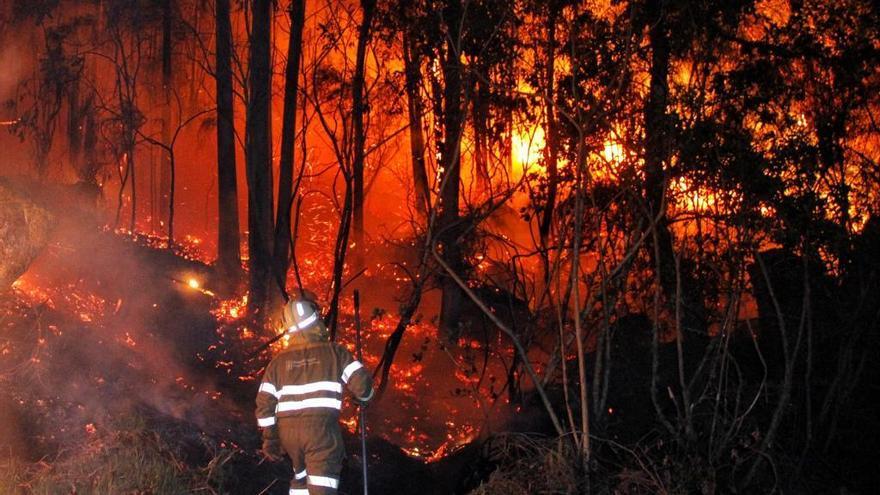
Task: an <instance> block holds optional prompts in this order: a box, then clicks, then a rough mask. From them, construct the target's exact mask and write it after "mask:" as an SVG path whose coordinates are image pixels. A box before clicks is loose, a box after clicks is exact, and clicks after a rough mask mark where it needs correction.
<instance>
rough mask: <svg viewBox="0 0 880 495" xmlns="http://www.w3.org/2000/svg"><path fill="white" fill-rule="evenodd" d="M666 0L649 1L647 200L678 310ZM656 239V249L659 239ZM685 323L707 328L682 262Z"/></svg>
mask: <svg viewBox="0 0 880 495" xmlns="http://www.w3.org/2000/svg"><path fill="white" fill-rule="evenodd" d="M661 3H662V2H661V1H660V0H654V1H652V2H650V3H649V5H648V9H649V11H650V14H651V17H650V18H651V20H652V23H651V25H650V27H649V30H648V38H649V42H650V45H651V67H650V78H651V83H650V89H649V93H648V100H647V102H646V104H645V198H646V200H647V203H648V207H649V209H650V215H651V218H659V220H658V221H657V222H656V226H655V228H656V232H657V235H656V236H651V237H649V239H651V242H652V243H651V244H649V245H648V252H649V254H650V256H651V257H652V260H653V261H654V263H653V265H654V266H656V267H657V272H658V273H657V276H658V278H659V280H660V284H661V287H662V289H663V294H664V296H665V299H666V304H667V307H669V308H670V313H672V312H673V311H674V306H675V299H676V297H678V296H677V295H678V293H679V291H678V290H677V289H676V277H678V276H679V274H678V273H677V270H676V261H675V251H674V248H673V244H672V241H673V239H672V232H671V231H670V228H669V219H668V218H667V217H666V212H665V211H664V210H665V208H666V206H665V202H664V194H665V192H666V189H667V187H668V178H667V176H666V171H665V170H664V162H666V161H668V160H669V140H670V136H669V131H670V129H669V123H668V115H667V114H666V106H667V103H668V96H669V66H670V58H671V54H670V46H669V38H668V36H669V34H668V33H667V24H666V21H665V18H666V17H665V15H664V12H662V8H663V7H662V6H661ZM654 242H656V249H655V247H654V245H653V243H654ZM681 269H682V273H681V274H680V276H681V277H682V281H681V283H682V285H683V291H682V292H681V294H682V303H683V305H682V310H683V313H682V325H683V326H685V327H686V328H688V329H690V330H698V331H705V325H704V318H705V310H704V309H703V302H702V297H701V296H700V290H699V287H697V284H696V283H695V281H694V280H693V277H692V274H691V273H690V271H689V270H688V269H687V268H686V267H685V266H682V267H681Z"/></svg>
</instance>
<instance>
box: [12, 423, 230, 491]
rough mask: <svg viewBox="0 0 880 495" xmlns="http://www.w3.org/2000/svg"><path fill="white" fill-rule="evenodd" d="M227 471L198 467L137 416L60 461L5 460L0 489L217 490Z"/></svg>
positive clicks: (63, 454) (97, 435)
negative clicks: (193, 465)
mask: <svg viewBox="0 0 880 495" xmlns="http://www.w3.org/2000/svg"><path fill="white" fill-rule="evenodd" d="M216 464H217V463H212V464H211V465H212V466H216ZM220 464H222V463H220ZM221 472H222V465H221V469H207V470H193V469H192V468H191V467H190V466H188V465H187V464H186V463H185V462H183V461H182V460H181V458H180V456H179V454H178V453H177V452H176V451H175V448H174V447H173V446H172V445H169V444H168V443H167V441H165V440H163V439H162V437H161V436H160V435H159V434H157V433H155V432H152V431H150V430H149V429H148V428H147V426H146V424H145V423H144V422H143V421H142V420H140V419H139V418H137V417H135V418H133V419H127V420H123V421H120V422H119V423H118V424H115V425H113V428H112V429H110V430H108V431H107V432H104V433H102V432H100V431H96V432H95V433H94V434H92V435H91V436H90V438H89V439H88V440H87V441H86V442H84V443H83V444H81V445H79V446H77V447H76V448H75V450H71V451H68V452H61V453H59V455H58V456H57V458H56V459H44V460H43V461H41V462H37V463H34V464H23V463H21V462H20V461H15V460H10V461H7V462H5V463H0V493H4V494H19V493H21V494H24V493H28V494H37V495H43V494H45V495H57V494H76V495H86V494H96V495H97V494H111V493H112V494H138V495H146V494H151V495H160V494H184V493H217V491H216V490H215V489H214V488H213V486H215V481H216V479H215V477H216V476H218V475H221V474H222V473H221Z"/></svg>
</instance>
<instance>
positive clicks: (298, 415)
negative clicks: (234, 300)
mask: <svg viewBox="0 0 880 495" xmlns="http://www.w3.org/2000/svg"><path fill="white" fill-rule="evenodd" d="M319 310H320V309H319V307H318V305H317V304H316V303H315V302H314V299H311V298H307V297H303V296H300V297H297V298H295V299H292V300H291V301H290V302H289V303H288V304H287V305H285V307H284V310H283V313H282V321H283V322H284V325H285V326H286V328H287V332H288V333H289V334H290V347H289V348H288V349H286V350H284V351H283V352H281V353H280V354H278V355H277V356H276V357H275V358H274V359H272V361H271V362H270V363H269V365H268V366H267V367H266V372H265V373H264V375H263V381H262V383H261V384H260V389H259V392H257V411H256V414H257V424H258V425H259V426H260V428H261V429H262V435H263V449H262V451H263V455H264V456H265V457H267V458H268V459H270V460H273V461H278V460H281V456H282V455H283V453H284V452H287V455H288V456H290V461H291V463H292V464H293V472H294V477H293V480H291V482H290V495H309V494H311V495H315V494H333V493H336V489H337V487H338V486H339V473H340V472H341V471H342V461H343V458H344V456H345V449H344V447H343V445H342V433H341V431H340V428H339V411H340V409H341V408H342V388H343V385H345V387H347V388H348V390H349V391H350V392H351V393H352V395H353V396H354V398H355V399H356V400H357V401H359V402H360V403H361V404H366V403H367V402H368V401H369V400H370V399H371V398H372V397H373V383H372V377H371V376H370V374H369V373H368V372H367V369H366V368H364V366H363V364H361V363H360V362H359V361H357V360H356V359H354V358H353V357H352V355H351V353H350V352H349V351H348V350H346V349H345V348H344V347H342V346H341V345H339V344H337V343H335V342H330V340H329V334H328V332H327V327H326V326H325V325H324V321H323V320H322V319H321V315H320V314H319Z"/></svg>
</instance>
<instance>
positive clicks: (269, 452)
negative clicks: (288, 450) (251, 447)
mask: <svg viewBox="0 0 880 495" xmlns="http://www.w3.org/2000/svg"><path fill="white" fill-rule="evenodd" d="M261 453H262V454H263V457H265V458H266V459H268V460H270V461H272V462H278V461H280V460H281V458H282V456H283V455H284V450H282V449H281V441H280V440H279V439H278V438H264V439H263V448H262V450H261Z"/></svg>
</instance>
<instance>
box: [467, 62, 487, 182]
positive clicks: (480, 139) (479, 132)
mask: <svg viewBox="0 0 880 495" xmlns="http://www.w3.org/2000/svg"><path fill="white" fill-rule="evenodd" d="M481 72H482V73H483V75H484V76H485V77H488V74H487V72H486V71H481ZM473 80H474V84H473V88H474V92H473V95H474V98H473V101H472V102H471V109H472V110H471V111H472V113H473V116H472V119H473V129H474V168H475V169H476V174H475V175H476V176H477V184H479V185H480V189H481V192H487V193H488V192H489V186H490V183H489V158H488V157H489V151H488V143H487V135H488V134H489V89H488V88H487V87H486V82H485V81H483V80H481V79H480V78H479V77H474V78H473Z"/></svg>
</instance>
